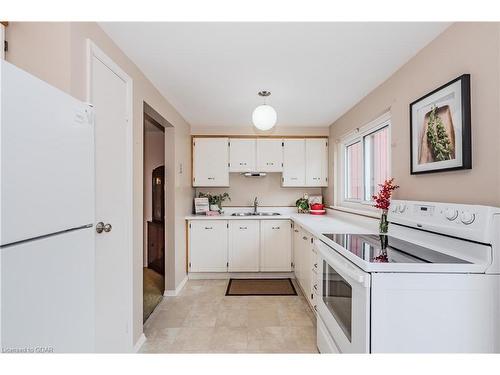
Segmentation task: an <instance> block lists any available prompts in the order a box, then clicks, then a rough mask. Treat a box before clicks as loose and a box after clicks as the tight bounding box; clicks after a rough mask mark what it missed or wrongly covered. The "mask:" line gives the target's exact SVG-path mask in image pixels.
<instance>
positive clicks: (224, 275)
mask: <svg viewBox="0 0 500 375" xmlns="http://www.w3.org/2000/svg"><path fill="white" fill-rule="evenodd" d="M188 276H189V278H190V279H193V280H225V279H230V278H231V277H232V278H248V279H252V278H253V279H273V278H275V279H280V278H291V279H294V278H295V274H294V273H293V272H190V273H189V275H188Z"/></svg>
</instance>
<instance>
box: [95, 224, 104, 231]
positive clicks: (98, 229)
mask: <svg viewBox="0 0 500 375" xmlns="http://www.w3.org/2000/svg"><path fill="white" fill-rule="evenodd" d="M103 230H104V223H103V222H102V221H100V222H98V223H97V224H96V226H95V231H96V232H97V233H102V231H103Z"/></svg>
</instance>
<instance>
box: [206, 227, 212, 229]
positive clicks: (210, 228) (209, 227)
mask: <svg viewBox="0 0 500 375" xmlns="http://www.w3.org/2000/svg"><path fill="white" fill-rule="evenodd" d="M205 229H213V228H212V227H205Z"/></svg>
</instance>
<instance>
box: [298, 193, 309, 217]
mask: <svg viewBox="0 0 500 375" xmlns="http://www.w3.org/2000/svg"><path fill="white" fill-rule="evenodd" d="M295 206H296V207H297V211H298V213H299V214H305V213H307V212H309V195H307V194H304V195H303V196H302V198H299V199H297V200H296V201H295Z"/></svg>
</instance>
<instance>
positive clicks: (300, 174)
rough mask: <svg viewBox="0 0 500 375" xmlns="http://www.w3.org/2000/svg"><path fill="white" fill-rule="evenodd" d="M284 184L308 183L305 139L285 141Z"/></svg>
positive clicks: (301, 184) (297, 184) (298, 184)
mask: <svg viewBox="0 0 500 375" xmlns="http://www.w3.org/2000/svg"><path fill="white" fill-rule="evenodd" d="M283 143H284V147H283V179H282V185H283V186H305V185H306V142H305V139H285V140H284V141H283Z"/></svg>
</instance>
